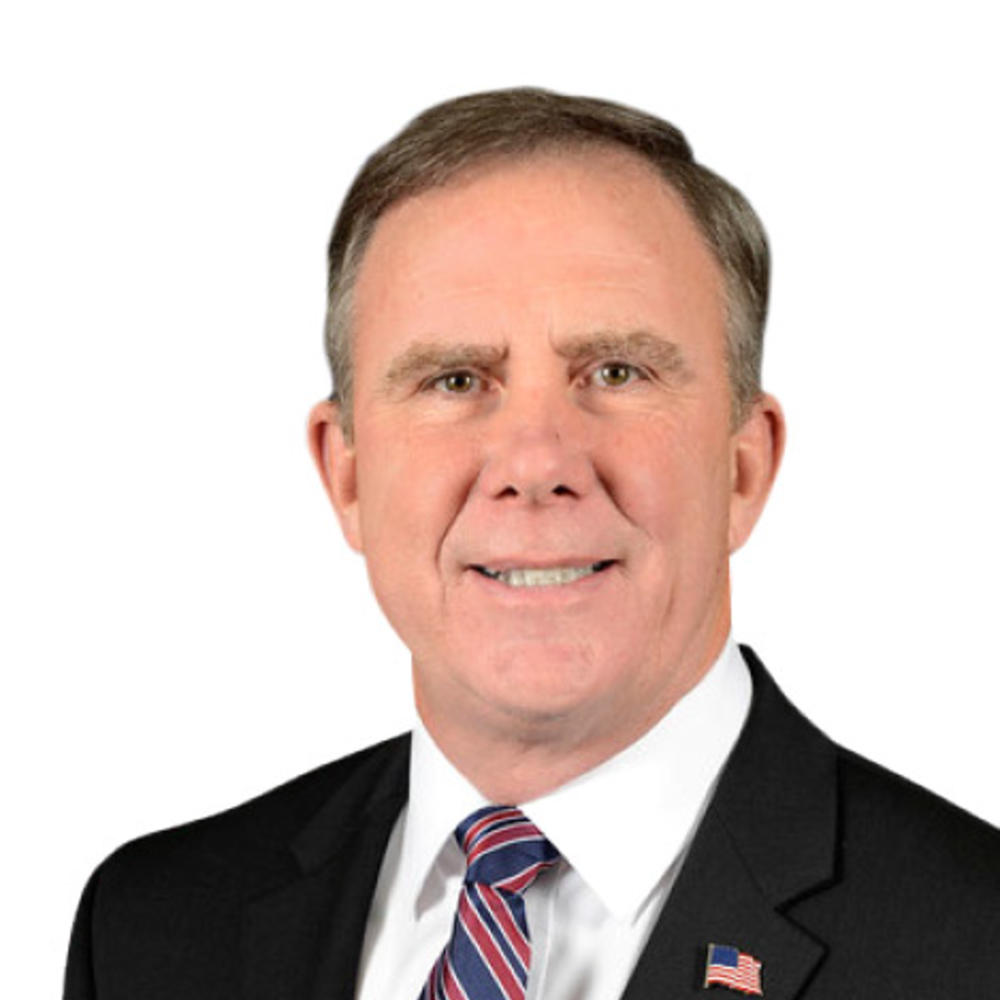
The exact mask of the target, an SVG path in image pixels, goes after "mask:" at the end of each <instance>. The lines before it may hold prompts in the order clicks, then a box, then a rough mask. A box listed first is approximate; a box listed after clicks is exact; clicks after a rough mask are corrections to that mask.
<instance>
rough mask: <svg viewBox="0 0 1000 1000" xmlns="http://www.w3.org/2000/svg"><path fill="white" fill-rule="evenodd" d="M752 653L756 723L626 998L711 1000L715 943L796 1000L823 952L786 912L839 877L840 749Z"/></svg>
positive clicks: (752, 718) (768, 994) (772, 992)
mask: <svg viewBox="0 0 1000 1000" xmlns="http://www.w3.org/2000/svg"><path fill="white" fill-rule="evenodd" d="M743 652H744V657H745V659H746V660H747V662H748V665H749V667H750V670H751V673H752V675H753V681H754V697H753V703H752V705H751V709H750V715H749V717H748V719H747V723H746V725H745V727H744V730H743V733H742V734H741V736H740V739H739V741H738V742H737V745H736V747H735V748H734V750H733V753H732V755H731V757H730V759H729V762H728V763H727V765H726V767H725V769H724V771H723V773H722V775H721V777H720V780H719V786H718V788H717V791H716V794H715V796H714V798H713V800H712V802H711V804H710V805H709V808H708V810H707V812H706V814H705V817H704V819H703V821H702V823H701V825H700V826H699V828H698V832H697V834H696V835H695V838H694V840H693V842H692V844H691V847H690V850H689V852H688V855H687V858H686V860H685V861H684V865H683V868H682V869H681V873H680V876H679V877H678V880H677V883H676V885H675V886H674V889H673V891H672V893H671V895H670V898H669V900H668V902H667V905H666V906H665V907H664V910H663V913H662V914H661V915H660V919H659V921H658V922H657V924H656V927H655V929H654V930H653V933H652V935H651V937H650V941H649V944H648V945H647V947H646V949H645V951H644V952H643V954H642V956H641V957H640V960H639V962H638V964H637V966H636V969H635V971H634V973H633V975H632V978H631V979H630V981H629V985H628V988H627V989H626V991H625V994H624V997H623V1000H653V998H657V1000H662V998H664V997H683V996H694V995H701V996H705V994H704V992H703V989H704V987H703V984H704V977H705V961H706V951H707V946H708V944H709V943H715V944H725V945H731V946H733V947H736V948H738V949H739V950H740V951H743V952H746V953H748V954H750V955H753V956H754V957H755V958H756V959H758V960H759V961H761V962H762V963H763V969H762V977H761V978H762V987H763V993H764V996H765V998H767V1000H791V998H792V997H796V996H799V995H800V992H801V990H802V989H803V987H804V985H805V984H806V983H807V982H808V980H809V977H810V976H811V975H812V974H813V972H814V971H815V970H816V968H817V967H818V965H819V963H820V962H821V961H822V958H823V956H824V954H825V953H826V948H825V946H824V944H823V943H822V942H821V941H819V940H817V939H816V938H814V937H813V936H811V935H810V934H809V933H808V931H806V930H805V929H803V928H801V927H799V926H798V925H797V924H795V923H794V922H792V921H791V920H789V919H788V918H787V916H786V915H785V913H786V912H787V909H788V908H789V907H790V906H791V905H792V904H793V903H794V902H795V901H797V900H799V899H802V898H804V897H805V896H806V895H811V894H813V893H815V892H818V891H822V889H823V888H824V887H825V886H827V885H829V884H830V883H831V882H832V880H833V878H834V872H835V862H836V858H835V851H836V829H837V803H836V768H835V753H834V747H833V745H832V744H831V743H830V742H829V741H828V740H827V739H826V737H824V736H823V735H822V734H821V733H819V732H818V731H817V730H816V729H814V728H813V727H812V726H811V724H810V723H808V722H807V721H806V720H805V719H804V718H803V717H802V716H801V715H799V713H798V712H797V711H796V710H795V709H794V708H793V707H792V706H791V705H790V704H789V703H788V701H787V700H786V699H785V698H784V696H783V695H782V694H781V692H780V691H779V690H778V688H777V686H776V685H775V684H774V682H773V681H772V680H771V678H770V676H769V675H768V674H767V672H766V671H765V670H764V667H763V665H762V664H761V663H760V661H759V660H758V659H757V658H756V656H755V655H754V654H753V652H752V651H750V650H749V649H746V648H744V651H743ZM713 992H715V993H718V994H719V995H723V994H724V992H725V991H720V990H714V991H713ZM733 995H734V996H735V995H736V994H733Z"/></svg>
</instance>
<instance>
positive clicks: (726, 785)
mask: <svg viewBox="0 0 1000 1000" xmlns="http://www.w3.org/2000/svg"><path fill="white" fill-rule="evenodd" d="M744 655H745V656H746V658H747V660H748V662H749V664H750V668H751V671H752V673H753V682H754V695H753V703H752V707H751V710H750V715H749V718H748V720H747V723H746V726H745V728H744V731H743V733H742V734H741V736H740V739H739V742H738V743H737V745H736V747H735V749H734V750H733V753H732V755H731V757H730V760H729V762H728V763H727V765H726V767H725V770H724V772H723V774H722V777H721V779H720V782H719V785H718V789H717V791H716V794H715V796H714V798H713V800H712V803H711V805H710V806H709V808H708V811H707V813H706V815H705V817H704V820H703V821H702V823H701V826H700V827H699V829H698V832H697V834H696V837H695V839H694V841H693V844H692V846H691V849H690V853H689V854H688V857H687V860H686V862H685V864H684V867H683V869H682V871H681V874H680V877H679V879H678V881H677V883H676V885H675V886H674V889H673V892H672V894H671V896H670V898H669V900H668V902H667V904H666V906H665V908H664V911H663V913H662V915H661V917H660V919H659V922H658V923H657V925H656V928H655V930H654V932H653V934H652V937H651V939H650V942H649V945H648V946H647V948H646V950H645V952H644V953H643V955H642V956H641V958H640V960H639V963H638V966H637V967H636V969H635V972H634V975H633V976H632V978H631V980H630V982H629V985H628V988H627V990H626V993H625V1000H667V998H669V1000H675V998H681V997H687V996H690V997H695V996H703V995H705V994H704V993H703V991H702V982H703V978H704V963H705V949H706V945H707V944H708V943H709V942H715V943H717V944H727V945H733V946H735V947H737V948H740V949H742V950H743V951H745V952H748V953H750V954H752V955H753V956H755V957H756V958H757V959H759V960H760V961H762V962H763V972H762V979H763V990H764V996H765V997H766V998H768V1000H791V998H792V997H805V998H807V1000H866V998H880V1000H887V998H897V997H898V998H900V1000H903V998H905V1000H922V998H931V997H933V998H938V1000H944V998H948V1000H952V998H962V1000H964V998H970V1000H971V998H986V997H993V998H996V997H1000V831H997V830H995V829H994V828H992V827H990V826H988V825H986V824H985V823H982V822H980V821H978V820H976V819H973V818H972V817H970V816H969V815H967V814H966V813H963V812H962V811H960V810H959V809H957V808H955V807H954V806H951V805H949V804H948V803H946V802H944V801H942V800H941V799H938V798H936V797H935V796H933V795H931V794H929V793H928V792H926V791H923V790H922V789H920V788H918V787H916V786H914V785H912V784H910V783H908V782H906V781H904V780H903V779H901V778H898V777H896V776H895V775H892V774H890V773H888V772H886V771H884V770H882V769H881V768H879V767H877V766H875V765H874V764H871V763H869V762H867V761H865V760H863V759H861V758H859V757H857V756H855V755H854V754H852V753H849V752H847V751H845V750H843V749H841V748H839V747H837V746H836V745H834V744H833V743H831V742H830V741H829V740H828V739H827V738H826V737H825V736H823V734H821V733H820V732H819V731H818V730H816V729H815V728H814V727H813V726H812V725H811V724H810V723H809V722H807V721H806V720H805V719H804V718H803V717H802V716H801V715H800V714H799V713H798V712H797V711H796V710H795V709H794V708H793V707H792V706H791V705H790V704H789V703H788V701H787V700H786V699H785V698H784V696H783V695H782V694H781V692H780V691H779V690H778V688H777V686H776V685H775V684H774V682H773V681H772V680H771V678H770V677H769V675H768V674H767V672H766V671H765V670H764V668H763V666H762V665H761V664H760V662H759V661H758V660H757V658H756V657H755V656H754V655H753V653H752V652H750V651H749V650H746V649H744ZM408 759H409V740H408V738H407V737H400V738H397V739H394V740H390V741H388V742H386V743H382V744H379V745H378V746H375V747H371V748H369V749H367V750H363V751H361V752H360V753H357V754H354V755H353V756H351V757H347V758H345V759H343V760H339V761H337V762H335V763H333V764H329V765H327V766H326V767H323V768H320V769H319V770H317V771H313V772H311V773H309V774H306V775H304V776H302V777H300V778H297V779H296V780H294V781H292V782H290V783H289V784H287V785H284V786H282V787H281V788H278V789H276V790H274V791H272V792H269V793H268V794H266V795H264V796H262V797H261V798H258V799H255V800H253V801H251V802H249V803H246V804H245V805H242V806H239V807H238V808H236V809H233V810H231V811H229V812H226V813H222V814H221V815H219V816H214V817H211V818H209V819H206V820H201V821H199V822H197V823H192V824H190V825H188V826H182V827H179V828H176V829H173V830H167V831H165V832H162V833H157V834H153V835H152V836H149V837H144V838H142V839H141V840H137V841H135V842H133V843H131V844H128V845H126V846H125V847H123V848H121V849H120V850H119V851H117V852H116V853H115V854H113V855H112V856H111V857H110V858H109V859H108V860H107V861H106V862H105V863H104V864H103V865H101V867H100V868H99V869H98V870H97V871H96V872H95V874H94V876H93V878H92V879H91V880H90V882H89V884H88V886H87V888H86V890H85V892H84V895H83V900H82V902H81V904H80V909H79V913H78V915H77V920H76V924H75V926H74V930H73V939H72V944H71V948H70V955H69V965H68V970H67V977H66V997H67V998H69V1000H161V998H162V1000H210V998H211V1000H221V998H226V1000H235V998H242V1000H277V998H281V1000H350V998H352V997H353V995H354V990H355V985H356V974H357V965H358V958H359V953H360V949H361V944H362V940H363V936H364V929H365V919H366V913H367V909H368V905H369V902H370V899H371V896H372V892H373V889H374V886H375V880H376V877H377V875H378V871H379V865H380V862H381V859H382V854H383V851H384V849H385V845H386V841H387V839H388V837H389V833H390V831H391V829H392V826H393V823H394V821H395V819H396V817H397V815H398V813H399V810H400V808H401V807H402V805H403V803H404V802H405V801H406V794H407V765H408ZM992 770H993V768H991V767H988V766H986V765H984V772H985V773H987V774H988V773H989V772H991V771H992ZM989 780H995V779H993V778H990V779H989ZM666 860H667V859H666V858H665V859H664V861H665V862H666ZM713 990H717V988H715V987H713ZM414 1000H416V998H414Z"/></svg>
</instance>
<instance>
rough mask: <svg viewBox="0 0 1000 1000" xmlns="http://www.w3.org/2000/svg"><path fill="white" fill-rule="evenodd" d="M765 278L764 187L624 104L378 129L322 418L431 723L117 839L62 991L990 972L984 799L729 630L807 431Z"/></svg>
mask: <svg viewBox="0 0 1000 1000" xmlns="http://www.w3.org/2000/svg"><path fill="white" fill-rule="evenodd" d="M767 276H768V257H767V247H766V241H765V238H764V234H763V230H762V228H761V227H760V224H759V222H758V221H757V219H756V216H755V215H754V213H753V211H752V210H751V209H750V207H749V205H748V204H747V203H746V202H745V200H744V199H743V198H742V196H741V195H740V194H739V193H738V192H737V191H736V190H735V189H733V188H732V187H731V186H729V185H728V184H727V183H725V182H724V181H722V180H721V179H719V178H718V177H716V176H715V175H714V174H712V173H710V172H709V171H707V170H706V169H705V168H703V167H701V166H700V165H698V164H696V163H695V162H694V161H693V158H692V157H691V154H690V150H689V149H688V147H687V144H686V142H685V140H684V138H683V136H681V135H680V133H678V132H677V131H676V130H675V129H674V128H673V127H671V126H669V125H667V124H666V123H664V122H661V121H659V120H658V119H655V118H652V117H650V116H647V115H644V114H642V113H640V112H636V111H633V110H631V109H627V108H622V107H619V106H616V105H612V104H608V103H605V102H601V101H593V100H584V99H578V98H566V97H562V96H558V95H554V94H550V93H546V92H542V91H535V90H517V91H508V92H499V93H493V94H482V95H475V96H472V97H469V98H463V99H459V100H457V101H453V102H449V103H447V104H445V105H442V106H439V107H437V108H433V109H431V110H430V111H428V112H426V113H425V114H424V115H422V116H421V117H420V118H418V119H417V120H416V121H415V122H413V123H412V124H411V125H410V126H409V127H408V128H407V129H406V130H404V132H403V133H402V134H401V135H400V136H397V137H396V138H395V139H394V140H393V141H392V142H390V143H389V144H388V145H387V146H386V147H384V148H383V149H382V150H380V151H379V152H378V153H376V154H375V155H374V156H373V157H372V158H371V159H370V160H369V162H368V163H367V164H366V165H365V167H364V168H363V169H362V171H361V173H360V175H359V177H358V178H357V180H356V181H355V183H354V185H353V187H352V189H351V191H350V192H349V193H348V195H347V198H346V200H345V203H344V206H343V208H342V211H341V215H340V217H339V219H338V222H337V224H336V226H335V228H334V232H333V237H332V239H331V244H330V275H329V295H330V307H329V322H328V337H327V342H328V350H329V354H330V359H331V365H332V368H333V374H334V386H335V392H334V396H333V398H332V399H331V401H329V402H326V403H321V404H320V405H318V406H317V407H316V408H315V409H314V410H313V413H312V416H311V419H310V442H311V445H312V450H313V454H314V457H315V459H316V462H317V464H318V467H319V469H320V473H321V475H322V478H323V482H324V484H325V487H326V489H327V492H328V494H329V496H330V499H331V501H332V504H333V506H334V509H335V510H336V513H337V515H338V517H339V519H340V523H341V526H342V528H343V531H344V533H345V536H346V538H347V540H348V541H349V543H350V544H351V545H352V546H353V547H354V548H356V549H357V550H359V551H360V552H362V553H364V556H365V558H366V561H367V565H368V570H369V574H370V578H371V582H372V587H373V589H374V592H375V595H376V597H377V598H378V600H379V602H380V604H381V606H382V608H383V609H384V611H385V613H386V616H387V617H388V619H389V621H390V622H391V623H392V625H393V626H394V628H396V630H397V631H398V632H399V634H400V636H401V637H402V639H403V640H404V642H405V643H406V644H407V646H408V647H409V649H410V650H411V652H412V662H413V687H414V695H415V700H416V706H417V709H418V715H419V720H420V722H419V725H418V727H417V730H416V731H415V732H414V734H413V735H412V740H411V739H410V738H399V739H397V740H393V741H390V742H388V743H386V744H382V745H380V746H377V747H373V748H369V749H368V750H365V751H362V752H361V753H359V754H356V755H354V756H352V757H350V758H347V759H345V760H341V761H338V762H335V763H334V764H331V765H328V766H326V767H325V768H321V769H320V770H318V771H315V772H312V773H311V774H308V775H305V776H303V777H301V778H299V779H297V780H296V781H294V782H292V783H290V784H289V785H286V786H283V787H282V788H280V789H277V790H276V791H273V792H271V793H269V794H267V795H265V796H263V797H261V798H260V799H257V800H254V801H253V802H250V803H247V804H246V805H243V806H240V807H238V808H237V809H235V810H232V811H230V812H228V813H225V814H222V815H220V816H217V817H213V818H210V819H208V820H203V821H201V822H199V823H195V824H192V825H189V826H186V827H180V828H178V829H175V830H171V831H166V832H164V833H160V834H156V835H153V836H151V837H147V838H143V839H141V840H139V841H136V842H134V843H132V844H130V845H127V846H126V847H124V848H123V849H121V850H120V851H119V852H116V854H114V855H112V857H111V858H110V859H109V860H108V861H106V862H105V863H104V865H102V866H101V867H100V868H99V869H98V871H97V872H96V873H95V876H94V878H93V879H92V880H91V883H90V884H89V886H88V888H87V890H86V892H85V895H84V899H83V902H82V904H81V908H80V912H79V916H78V920H77V924H76V927H75V931H74V939H73V944H72V948H71V954H70V963H69V969H68V973H67V996H68V997H70V998H73V1000H78V998H90V997H99V998H101V1000H109V998H125V997H143V998H155V997H160V996H162V997H167V996H170V997H178V996H182V997H185V998H202V997H204V998H208V997H232V996H239V995H242V996H245V997H248V998H257V1000H263V998H264V997H288V998H293V997H294V998H307V997H308V998H318V997H324V998H334V997H344V998H348V997H355V996H356V997H360V998H361V1000H396V998H401V1000H407V998H413V1000H415V998H417V997H418V996H419V997H435V998H436V997H447V998H449V1000H457V998H465V1000H494V998H500V1000H503V998H506V1000H521V998H533V1000H569V998H574V1000H597V998H610V997H619V996H624V997H626V998H627V1000H642V998H653V997H666V996H685V995H692V994H701V993H702V991H703V990H704V989H714V990H718V991H727V990H728V991H736V992H741V993H744V994H748V995H763V996H767V997H770V998H772V1000H787V998H791V997H800V996H801V997H808V998H810V1000H821V998H833V997H837V998H842V997H845V996H846V997H890V996H906V997H908V998H914V997H953V996H963V997H964V996H986V995H989V994H990V993H991V991H993V992H995V989H994V987H993V981H994V978H995V976H994V973H993V971H992V968H991V963H990V961H989V957H988V956H989V952H990V950H991V946H992V947H993V949H995V947H996V944H997V942H998V941H1000V834H998V833H997V831H995V830H993V829H991V828H989V827H987V826H986V825H985V824H982V823H980V822H978V821H976V820H974V819H972V818H971V817H969V816H967V815H965V814H963V813H961V812H960V811H959V810H957V809H955V808H954V807H952V806H949V805H947V804H946V803H944V802H942V801H940V800H938V799H936V798H934V797H933V796H931V795H929V794H928V793H926V792H923V791H921V790H920V789H917V788H915V787H914V786H911V785H909V784H907V783H906V782H904V781H903V780H902V779H899V778H896V777H894V776H892V775H889V774H888V773H886V772H884V771H882V770H880V769H879V768H877V767H876V766H875V765H872V764H869V763H867V762H865V761H863V760H861V759H859V758H857V757H855V756H853V755H851V754H850V753H848V752H847V751H844V750H841V749H840V748H838V747H836V746H835V745H834V744H832V743H830V742H829V741H828V740H827V739H826V738H825V737H824V736H823V735H822V734H820V733H819V732H817V731H816V730H815V729H814V728H813V727H812V726H810V724H809V723H808V722H806V721H805V720H804V719H803V718H802V717H801V716H800V715H799V714H798V713H797V712H796V711H795V710H794V709H793V708H792V707H791V706H790V705H789V704H788V703H787V701H785V700H784V698H783V697H782V695H781V694H780V692H779V691H778V689H777V688H776V686H775V684H774V682H773V681H772V680H771V679H770V677H769V676H768V674H767V673H766V671H765V670H764V668H763V666H762V665H761V663H760V661H759V660H758V659H757V658H756V657H755V656H754V654H753V653H752V652H750V651H749V650H746V649H744V650H743V651H742V652H740V651H739V650H738V649H737V647H735V646H734V644H733V641H732V639H731V637H730V608H729V583H728V558H729V554H730V553H731V552H732V551H733V550H735V549H736V548H738V547H739V546H740V545H741V544H742V543H743V542H744V541H745V540H746V538H747V537H748V535H749V534H750V531H751V530H752V528H753V526H754V523H755V521H756V519H757V517H758V516H759V514H760V512H761V510H762V508H763V505H764V502H765V499H766V497H767V494H768V491H769V488H770V486H771V484H772V482H773V479H774V476H775V473H776V470H777V467H778V463H779V459H780V455H781V450H782V442H783V437H784V424H783V417H782V414H781V410H780V408H779V406H778V403H777V402H776V401H775V400H774V398H773V397H771V396H769V395H767V394H765V393H764V392H762V391H761V388H760V385H759V373H760V354H761V339H762V331H763V323H764V316H765V311H766V302H767ZM360 666H361V667H363V665H360Z"/></svg>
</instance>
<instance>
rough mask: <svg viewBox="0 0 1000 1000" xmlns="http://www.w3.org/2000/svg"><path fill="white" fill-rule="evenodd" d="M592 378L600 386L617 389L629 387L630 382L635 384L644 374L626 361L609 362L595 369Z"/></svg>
mask: <svg viewBox="0 0 1000 1000" xmlns="http://www.w3.org/2000/svg"><path fill="white" fill-rule="evenodd" d="M590 377H591V379H592V380H593V381H594V382H596V383H597V384H598V385H602V386H605V387H606V388H609V389H617V388H618V387H620V386H623V385H628V383H629V382H634V381H635V380H636V379H639V378H643V374H642V372H641V371H640V370H639V369H638V368H637V367H636V366H635V365H630V364H628V363H627V362H625V361H608V362H607V363H606V364H603V365H600V366H598V367H597V368H595V369H594V371H593V372H592V373H591V376H590Z"/></svg>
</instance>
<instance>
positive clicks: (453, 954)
mask: <svg viewBox="0 0 1000 1000" xmlns="http://www.w3.org/2000/svg"><path fill="white" fill-rule="evenodd" d="M455 839H456V840H457V841H458V843H459V846H460V847H461V848H462V850H463V851H464V852H465V855H466V865H467V867H466V871H465V882H464V883H463V885H462V892H461V895H460V896H459V898H458V913H457V914H456V915H455V925H454V927H453V928H452V932H451V940H450V941H449V942H448V944H447V945H445V949H444V951H443V952H442V953H441V957H440V958H439V959H438V960H437V961H436V962H435V963H434V968H433V969H431V974H430V976H429V977H428V979H427V983H426V984H425V986H424V988H423V990H422V991H421V994H420V1000H524V991H525V987H526V986H527V983H528V966H529V964H530V962H531V943H530V940H529V938H528V921H527V918H526V916H525V913H524V899H523V897H522V895H521V894H522V893H523V892H524V890H525V889H527V888H528V886H529V885H531V883H532V882H534V881H535V879H536V878H537V877H538V875H539V873H540V872H541V871H543V870H544V869H545V868H550V867H551V866H552V865H554V864H555V863H556V862H557V861H558V860H559V852H558V851H557V850H556V849H555V848H554V847H553V846H552V845H551V844H550V843H549V842H548V841H547V840H546V839H545V838H544V837H543V836H542V834H541V833H540V832H539V830H538V827H536V826H535V825H534V823H532V822H531V821H530V820H529V819H527V818H526V817H525V815H524V813H522V812H521V810H520V809H517V808H515V807H513V806H487V807H486V808H485V809H479V810H477V811H476V812H474V813H473V814H472V815H471V816H469V817H468V819H466V820H464V821H463V822H462V823H460V824H459V826H458V829H457V830H456V831H455Z"/></svg>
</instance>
